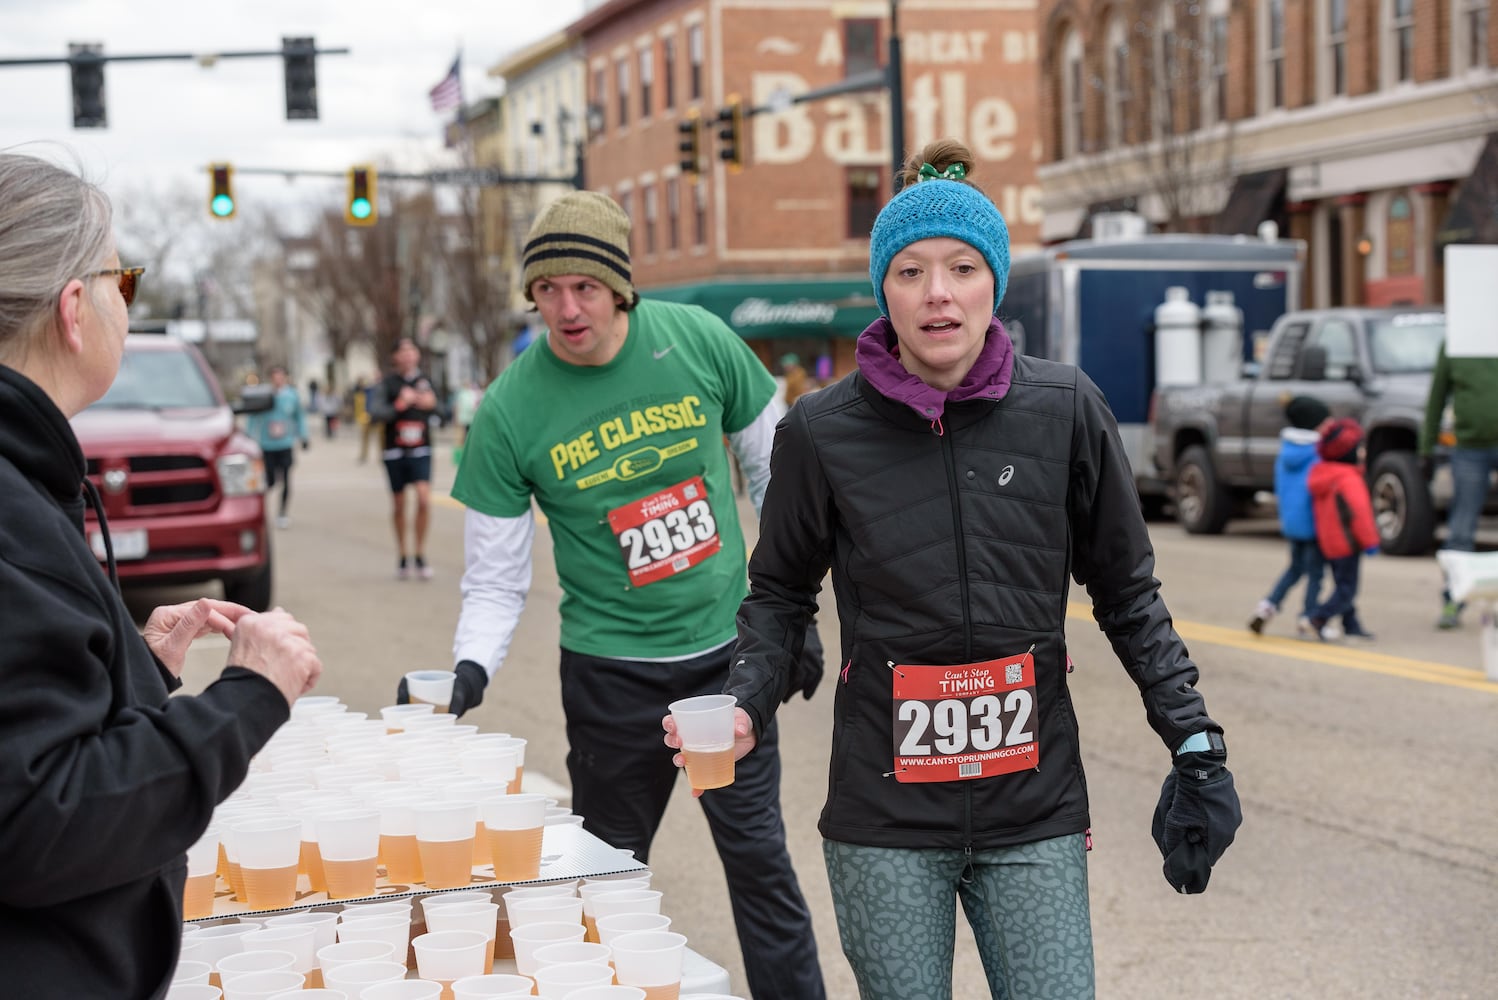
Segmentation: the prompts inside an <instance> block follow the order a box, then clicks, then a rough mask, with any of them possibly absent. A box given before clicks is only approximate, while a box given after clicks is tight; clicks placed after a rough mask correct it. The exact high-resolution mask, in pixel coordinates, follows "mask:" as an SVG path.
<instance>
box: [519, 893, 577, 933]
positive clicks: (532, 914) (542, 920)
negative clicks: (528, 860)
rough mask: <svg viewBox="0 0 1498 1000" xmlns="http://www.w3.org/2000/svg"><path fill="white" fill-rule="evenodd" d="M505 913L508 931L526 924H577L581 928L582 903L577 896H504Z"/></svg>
mask: <svg viewBox="0 0 1498 1000" xmlns="http://www.w3.org/2000/svg"><path fill="white" fill-rule="evenodd" d="M505 912H506V913H507V914H509V917H510V929H511V930H514V929H515V928H517V927H524V926H526V925H527V924H577V925H578V926H582V922H583V901H582V899H581V898H579V897H577V896H559V895H558V896H519V897H512V896H510V895H509V894H508V893H506V894H505Z"/></svg>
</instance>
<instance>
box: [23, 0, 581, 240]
mask: <svg viewBox="0 0 1498 1000" xmlns="http://www.w3.org/2000/svg"><path fill="white" fill-rule="evenodd" d="M582 10H583V2H582V0H539V2H538V0H404V2H398V0H123V2H122V0H0V59H13V58H36V57H53V56H65V55H66V54H67V48H68V43H69V42H95V43H102V44H103V46H104V51H105V54H106V55H136V54H155V53H178V52H193V53H199V52H218V51H251V50H279V49H280V47H281V38H282V36H283V35H284V36H305V35H311V36H313V37H314V38H315V39H316V42H317V45H318V47H319V48H347V49H349V50H350V52H349V54H347V55H337V56H320V57H318V60H317V90H318V105H319V111H320V115H321V117H320V119H319V120H317V121H312V122H288V121H287V120H286V117H285V91H284V86H283V78H282V63H281V60H280V59H279V58H260V59H232V60H224V61H220V62H219V63H218V64H217V65H216V66H214V67H212V68H210V69H204V68H200V67H199V65H198V64H197V63H195V62H141V63H109V64H108V65H107V66H106V67H105V71H104V78H105V103H106V108H107V114H108V120H109V127H108V128H106V129H74V128H73V126H72V90H71V85H70V83H69V74H68V67H67V66H66V65H48V66H20V67H17V66H0V107H3V111H0V149H14V148H16V147H18V146H21V145H22V144H27V143H34V142H37V141H38V140H40V141H42V142H44V143H45V144H46V145H42V146H27V147H25V148H26V149H28V150H30V151H35V152H37V153H39V154H40V155H45V156H47V157H48V158H51V159H59V158H68V157H70V156H71V155H76V156H77V157H78V158H79V159H80V160H81V162H82V165H83V169H84V173H85V174H86V175H87V176H88V177H89V178H90V179H91V180H94V181H97V182H99V183H101V184H102V185H103V187H104V188H105V190H107V191H108V192H109V193H110V195H111V197H113V198H115V199H118V198H120V197H121V196H122V195H124V194H126V193H128V192H131V191H135V190H139V189H141V188H142V186H144V187H145V188H147V189H151V190H157V189H163V188H166V187H167V186H168V185H170V186H172V187H178V186H184V185H185V186H186V189H187V190H189V191H191V192H195V193H199V194H201V195H202V199H203V201H204V204H205V205H206V203H207V191H208V179H207V173H206V169H205V168H206V166H207V164H209V163H210V162H214V161H227V162H230V163H233V164H234V165H236V166H244V167H276V168H281V167H300V168H305V169H315V170H334V171H342V170H344V169H345V168H347V167H348V166H350V165H351V164H354V163H361V162H375V163H379V162H384V161H391V160H393V161H394V162H396V163H399V164H401V165H404V166H410V167H415V166H420V165H425V164H427V163H429V162H431V161H432V159H433V158H441V157H442V156H444V155H451V154H444V152H443V149H442V138H441V135H442V125H443V122H444V120H445V118H447V117H450V115H451V113H448V115H438V114H436V113H435V112H433V111H432V109H431V104H430V102H429V100H428V97H427V92H428V90H430V89H431V87H432V86H434V85H435V84H436V83H437V82H438V81H439V80H441V79H442V77H443V76H444V75H445V74H446V73H447V70H448V67H449V66H450V65H451V64H452V60H453V56H454V55H455V54H456V53H457V52H458V51H459V49H461V50H462V54H463V73H462V75H463V89H464V96H465V98H467V99H468V100H470V101H471V100H475V99H477V98H481V97H486V96H494V95H496V94H498V93H499V91H500V86H499V82H498V81H496V80H492V79H490V78H489V76H488V69H489V67H491V66H493V65H494V64H495V63H496V62H497V61H499V60H500V59H502V58H504V57H505V56H507V55H509V54H510V53H513V52H515V51H516V50H518V49H521V48H524V47H525V46H527V45H529V44H530V43H532V42H534V41H537V40H538V39H540V38H542V37H544V36H545V35H547V34H548V33H550V32H552V31H555V30H557V29H558V28H561V27H564V26H565V25H567V24H568V23H570V22H571V21H573V20H575V19H576V18H577V17H578V16H579V15H580V14H581V13H582ZM59 144H60V145H59ZM69 150H70V151H71V153H70V152H69ZM236 180H237V183H236V194H237V196H238V198H239V201H240V204H241V206H248V205H249V204H250V203H252V202H255V203H259V202H260V201H262V200H264V201H265V202H284V201H294V202H298V203H303V202H305V201H306V200H307V198H308V197H309V196H310V195H313V194H315V193H316V192H325V193H326V194H325V196H326V197H327V198H328V199H332V200H336V199H338V198H340V197H341V192H342V186H343V182H342V181H334V180H324V179H303V180H300V181H298V182H296V184H295V185H288V184H287V182H286V181H285V180H284V179H282V178H279V177H248V176H243V175H241V176H240V177H238V178H237V179H236ZM204 211H205V215H206V208H205V209H204Z"/></svg>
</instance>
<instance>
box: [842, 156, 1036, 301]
mask: <svg viewBox="0 0 1498 1000" xmlns="http://www.w3.org/2000/svg"><path fill="white" fill-rule="evenodd" d="M934 236H949V237H951V238H952V239H954V240H961V241H962V242H964V243H966V244H967V245H968V246H970V247H972V248H973V249H974V250H977V251H978V252H979V253H981V254H982V255H983V259H984V260H986V261H988V266H989V267H990V268H991V269H992V270H993V311H994V312H995V313H997V312H998V311H999V302H1000V301H1002V300H1003V298H1004V289H1005V288H1006V287H1007V286H1008V284H1009V227H1008V226H1006V225H1004V216H1003V215H1001V214H1000V213H999V210H998V208H997V207H996V206H995V205H994V203H993V202H991V201H989V200H988V196H987V195H985V194H984V193H983V192H982V191H979V190H978V189H977V188H975V187H973V186H972V185H971V184H964V183H962V182H961V181H952V180H946V179H944V178H931V179H927V180H922V181H920V182H919V183H916V184H909V185H906V187H905V188H903V189H902V190H901V191H900V193H899V194H897V195H895V196H894V197H893V198H891V199H890V200H889V203H888V204H886V205H885V206H884V208H883V209H882V210H881V211H880V212H879V218H877V219H875V220H874V231H873V232H872V233H870V234H869V280H870V281H872V282H873V283H874V298H875V300H876V301H878V303H879V311H880V312H881V313H882V314H884V315H885V316H888V315H889V306H887V305H886V304H885V302H884V275H885V273H886V272H887V271H888V270H889V262H890V261H891V260H892V259H893V258H894V256H895V254H897V253H899V252H900V251H901V250H904V249H905V248H906V247H908V246H910V244H912V243H915V242H916V241H917V240H925V239H930V238H932V237H934Z"/></svg>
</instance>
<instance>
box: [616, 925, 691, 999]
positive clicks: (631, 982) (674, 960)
mask: <svg viewBox="0 0 1498 1000" xmlns="http://www.w3.org/2000/svg"><path fill="white" fill-rule="evenodd" d="M609 947H610V948H612V949H613V952H614V973H615V975H616V976H618V978H619V984H620V985H621V986H638V987H640V988H641V989H643V990H646V991H650V990H654V989H659V988H661V987H671V986H679V985H680V983H681V965H682V960H683V959H684V958H685V957H686V951H687V938H686V935H685V934H675V933H673V932H671V931H639V932H636V933H634V934H623V935H621V936H619V937H617V938H615V939H614V943H613V944H611V945H609Z"/></svg>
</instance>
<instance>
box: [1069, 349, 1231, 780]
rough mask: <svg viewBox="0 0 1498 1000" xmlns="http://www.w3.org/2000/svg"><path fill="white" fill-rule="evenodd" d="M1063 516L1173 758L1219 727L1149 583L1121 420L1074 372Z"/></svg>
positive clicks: (1087, 582)
mask: <svg viewBox="0 0 1498 1000" xmlns="http://www.w3.org/2000/svg"><path fill="white" fill-rule="evenodd" d="M1077 379H1078V386H1077V389H1078V391H1077V397H1076V400H1077V401H1076V419H1075V423H1074V425H1073V426H1074V431H1073V439H1072V472H1071V488H1070V492H1069V495H1068V497H1067V516H1068V518H1069V519H1070V521H1071V530H1072V577H1073V578H1074V579H1075V580H1076V581H1077V583H1079V584H1081V585H1082V586H1083V587H1085V588H1086V589H1087V593H1088V595H1089V596H1090V597H1091V598H1092V615H1093V618H1095V619H1096V620H1097V623H1098V626H1099V627H1100V628H1101V629H1102V630H1103V632H1104V633H1105V634H1106V635H1107V636H1108V641H1109V642H1110V643H1111V644H1112V646H1113V652H1114V653H1115V654H1116V655H1117V656H1118V659H1119V662H1120V663H1122V664H1123V665H1124V669H1126V670H1127V671H1128V672H1129V676H1130V677H1131V678H1133V680H1134V683H1135V684H1136V685H1138V687H1139V692H1140V695H1141V696H1142V697H1143V699H1144V708H1145V713H1146V715H1147V716H1148V718H1149V723H1150V726H1151V727H1152V728H1153V729H1154V730H1155V732H1156V733H1157V734H1158V735H1159V737H1160V739H1161V740H1162V741H1163V742H1164V743H1165V745H1166V746H1167V747H1169V748H1170V750H1171V751H1172V752H1174V750H1175V748H1176V747H1178V746H1179V745H1180V744H1181V742H1182V741H1183V740H1185V739H1186V737H1188V736H1190V735H1191V734H1192V733H1196V732H1200V731H1202V730H1204V729H1211V730H1217V731H1221V729H1222V727H1221V726H1219V725H1217V723H1215V722H1213V721H1212V720H1211V719H1210V718H1208V717H1207V713H1206V706H1205V704H1204V702H1203V701H1202V697H1201V695H1200V694H1198V693H1197V691H1196V686H1195V685H1196V680H1197V669H1196V664H1195V663H1193V662H1192V661H1191V658H1190V654H1189V653H1188V652H1187V650H1186V644H1185V643H1184V642H1182V641H1181V637H1180V636H1179V635H1177V634H1176V631H1175V626H1174V625H1173V624H1172V622H1171V618H1170V612H1169V610H1167V609H1166V607H1165V602H1164V600H1162V599H1161V597H1160V581H1159V580H1157V579H1156V578H1155V550H1154V547H1153V546H1152V545H1151V544H1150V539H1149V529H1148V527H1147V526H1146V524H1145V522H1144V514H1143V512H1142V511H1141V510H1140V508H1139V494H1138V492H1137V490H1136V488H1135V486H1134V475H1133V472H1132V471H1131V470H1130V468H1129V460H1128V457H1127V456H1126V455H1125V453H1124V447H1123V441H1122V440H1121V439H1120V437H1119V434H1118V424H1117V423H1116V422H1115V421H1114V419H1113V414H1112V413H1111V412H1110V411H1109V409H1108V404H1107V401H1106V400H1105V399H1104V398H1103V394H1102V391H1101V390H1099V389H1098V387H1097V386H1096V385H1094V384H1093V382H1092V380H1091V379H1089V378H1088V377H1087V376H1086V375H1084V374H1082V373H1081V372H1080V371H1078V373H1077Z"/></svg>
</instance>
